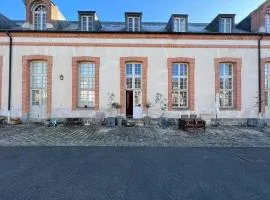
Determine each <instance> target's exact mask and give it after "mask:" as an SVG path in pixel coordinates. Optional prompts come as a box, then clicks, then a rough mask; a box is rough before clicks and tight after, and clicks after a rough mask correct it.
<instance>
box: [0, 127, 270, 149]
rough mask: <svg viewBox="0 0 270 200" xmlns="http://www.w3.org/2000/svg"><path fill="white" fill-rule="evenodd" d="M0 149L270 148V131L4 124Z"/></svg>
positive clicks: (0, 136)
mask: <svg viewBox="0 0 270 200" xmlns="http://www.w3.org/2000/svg"><path fill="white" fill-rule="evenodd" d="M0 146H161V147H270V129H264V130H257V129H251V128H248V127H240V126H219V127H208V128H207V130H206V132H203V131H189V132H183V131H180V130H178V129H177V128H176V127H173V126H172V127H169V128H167V129H161V128H160V127H158V126H150V127H142V126H135V127H120V128H106V127H102V126H58V127H56V128H54V127H50V128H49V127H44V126H41V125H37V124H24V125H17V126H7V125H5V126H0Z"/></svg>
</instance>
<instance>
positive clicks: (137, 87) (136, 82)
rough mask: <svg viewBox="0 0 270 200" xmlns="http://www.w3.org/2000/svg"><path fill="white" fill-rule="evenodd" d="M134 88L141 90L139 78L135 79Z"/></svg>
mask: <svg viewBox="0 0 270 200" xmlns="http://www.w3.org/2000/svg"><path fill="white" fill-rule="evenodd" d="M135 88H136V89H141V78H135Z"/></svg>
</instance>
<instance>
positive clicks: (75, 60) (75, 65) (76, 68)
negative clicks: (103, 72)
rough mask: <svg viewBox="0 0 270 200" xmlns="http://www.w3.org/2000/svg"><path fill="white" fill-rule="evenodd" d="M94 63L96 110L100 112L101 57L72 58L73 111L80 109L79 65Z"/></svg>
mask: <svg viewBox="0 0 270 200" xmlns="http://www.w3.org/2000/svg"><path fill="white" fill-rule="evenodd" d="M80 62H92V63H94V64H95V110H99V88H100V85H99V82H100V81H99V76H100V72H99V71H100V57H89V56H81V57H72V110H76V109H77V108H78V87H79V86H78V77H79V63H80Z"/></svg>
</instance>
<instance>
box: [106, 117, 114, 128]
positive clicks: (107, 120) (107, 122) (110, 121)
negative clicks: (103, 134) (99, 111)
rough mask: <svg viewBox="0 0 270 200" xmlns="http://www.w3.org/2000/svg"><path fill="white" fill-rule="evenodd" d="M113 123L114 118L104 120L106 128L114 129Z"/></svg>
mask: <svg viewBox="0 0 270 200" xmlns="http://www.w3.org/2000/svg"><path fill="white" fill-rule="evenodd" d="M115 121H116V118H115V117H107V118H106V126H107V127H115Z"/></svg>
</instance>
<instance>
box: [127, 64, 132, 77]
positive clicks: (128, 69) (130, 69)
mask: <svg viewBox="0 0 270 200" xmlns="http://www.w3.org/2000/svg"><path fill="white" fill-rule="evenodd" d="M126 75H127V76H131V75H132V65H131V64H127V65H126Z"/></svg>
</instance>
